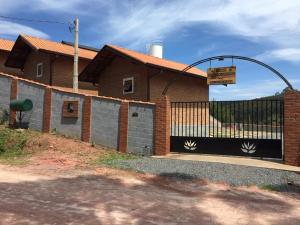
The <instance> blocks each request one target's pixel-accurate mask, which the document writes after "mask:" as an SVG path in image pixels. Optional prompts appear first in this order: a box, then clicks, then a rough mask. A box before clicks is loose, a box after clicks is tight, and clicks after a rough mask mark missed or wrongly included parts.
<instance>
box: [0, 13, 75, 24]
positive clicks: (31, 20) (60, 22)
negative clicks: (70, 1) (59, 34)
mask: <svg viewBox="0 0 300 225" xmlns="http://www.w3.org/2000/svg"><path fill="white" fill-rule="evenodd" d="M0 18H2V19H7V20H15V21H25V22H36V23H56V24H64V25H66V24H67V25H70V22H63V21H53V20H35V19H26V18H20V17H11V16H2V15H0Z"/></svg>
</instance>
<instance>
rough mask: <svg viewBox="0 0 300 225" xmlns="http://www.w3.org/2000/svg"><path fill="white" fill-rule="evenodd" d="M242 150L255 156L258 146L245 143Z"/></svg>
mask: <svg viewBox="0 0 300 225" xmlns="http://www.w3.org/2000/svg"><path fill="white" fill-rule="evenodd" d="M241 150H242V151H243V152H245V153H248V154H253V153H254V152H256V146H255V145H254V144H252V145H250V143H249V142H248V143H246V142H244V143H243V144H242V148H241Z"/></svg>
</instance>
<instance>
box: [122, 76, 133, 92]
mask: <svg viewBox="0 0 300 225" xmlns="http://www.w3.org/2000/svg"><path fill="white" fill-rule="evenodd" d="M132 93H134V78H133V77H129V78H124V79H123V94H124V95H126V94H132Z"/></svg>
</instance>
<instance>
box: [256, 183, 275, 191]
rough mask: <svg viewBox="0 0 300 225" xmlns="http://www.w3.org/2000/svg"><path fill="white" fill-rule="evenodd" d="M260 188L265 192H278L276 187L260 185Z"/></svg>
mask: <svg viewBox="0 0 300 225" xmlns="http://www.w3.org/2000/svg"><path fill="white" fill-rule="evenodd" d="M260 188H261V189H263V190H267V191H279V188H278V187H277V186H275V185H271V184H266V185H262V186H260Z"/></svg>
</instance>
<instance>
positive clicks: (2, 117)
mask: <svg viewBox="0 0 300 225" xmlns="http://www.w3.org/2000/svg"><path fill="white" fill-rule="evenodd" d="M8 120H9V113H8V111H7V110H4V109H1V108H0V125H3V124H6V123H7V122H8Z"/></svg>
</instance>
